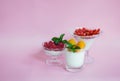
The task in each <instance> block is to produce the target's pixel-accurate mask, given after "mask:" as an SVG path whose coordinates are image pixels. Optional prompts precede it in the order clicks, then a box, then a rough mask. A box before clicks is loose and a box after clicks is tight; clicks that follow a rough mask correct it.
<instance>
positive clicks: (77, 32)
mask: <svg viewBox="0 0 120 81" xmlns="http://www.w3.org/2000/svg"><path fill="white" fill-rule="evenodd" d="M99 33H100V29H99V28H98V29H88V28H84V27H83V28H78V29H76V30H75V31H74V34H75V35H78V36H92V35H97V34H99Z"/></svg>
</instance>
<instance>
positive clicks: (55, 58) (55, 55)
mask: <svg viewBox="0 0 120 81" xmlns="http://www.w3.org/2000/svg"><path fill="white" fill-rule="evenodd" d="M43 47H44V46H43ZM64 49H65V46H64V48H62V49H48V48H46V47H44V52H45V54H46V55H48V56H49V58H48V59H46V64H48V65H61V64H62V61H61V60H60V59H59V56H61V55H62V53H63V52H64Z"/></svg>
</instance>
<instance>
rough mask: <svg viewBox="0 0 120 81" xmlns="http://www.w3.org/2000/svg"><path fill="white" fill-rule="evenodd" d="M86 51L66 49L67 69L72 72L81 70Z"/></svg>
mask: <svg viewBox="0 0 120 81" xmlns="http://www.w3.org/2000/svg"><path fill="white" fill-rule="evenodd" d="M85 52H86V51H85V50H81V51H80V52H70V51H66V53H65V60H66V64H65V69H66V70H67V71H70V72H78V71H81V69H82V67H83V66H84V60H85Z"/></svg>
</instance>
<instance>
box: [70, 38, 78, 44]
mask: <svg viewBox="0 0 120 81" xmlns="http://www.w3.org/2000/svg"><path fill="white" fill-rule="evenodd" d="M68 42H69V43H70V44H72V45H75V44H77V42H76V40H75V39H74V38H71V39H70V40H68Z"/></svg>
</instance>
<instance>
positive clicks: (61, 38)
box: [52, 34, 65, 44]
mask: <svg viewBox="0 0 120 81" xmlns="http://www.w3.org/2000/svg"><path fill="white" fill-rule="evenodd" d="M64 35H65V34H61V35H60V37H53V38H52V41H54V43H55V44H58V43H59V42H63V37H64Z"/></svg>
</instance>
